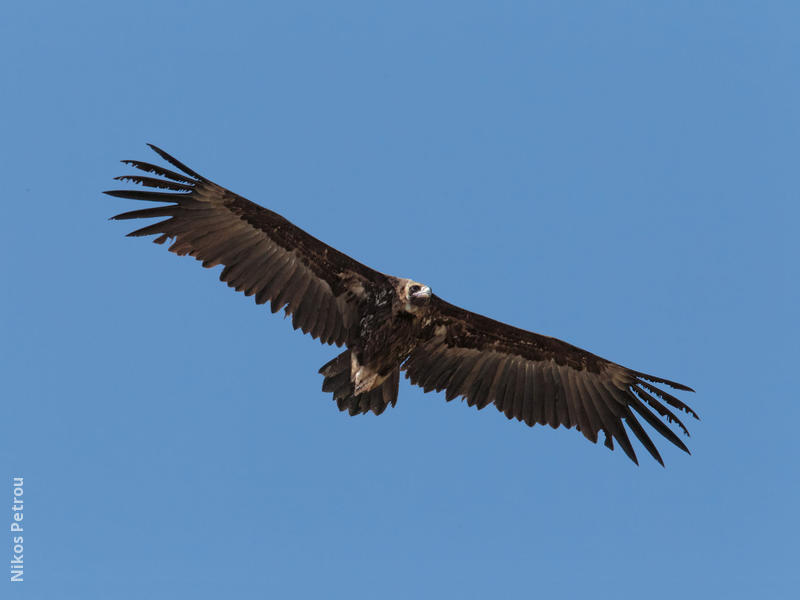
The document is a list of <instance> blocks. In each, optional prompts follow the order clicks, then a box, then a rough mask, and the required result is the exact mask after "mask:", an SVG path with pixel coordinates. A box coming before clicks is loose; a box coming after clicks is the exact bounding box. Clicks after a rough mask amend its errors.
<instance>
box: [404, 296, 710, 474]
mask: <svg viewBox="0 0 800 600" xmlns="http://www.w3.org/2000/svg"><path fill="white" fill-rule="evenodd" d="M431 316H432V319H431V323H430V324H429V325H428V326H427V327H426V329H425V337H426V339H425V341H424V342H423V343H421V344H420V345H419V346H418V347H417V349H416V350H414V352H413V353H412V354H411V356H410V357H409V358H408V360H407V361H406V363H405V365H404V368H405V369H406V376H407V377H408V378H409V379H410V380H411V383H413V384H416V385H419V386H420V387H422V388H423V389H424V390H425V391H426V392H428V391H431V390H436V391H441V390H446V396H445V397H446V399H447V400H448V401H449V400H452V399H453V398H456V397H457V396H463V397H464V398H466V400H467V403H468V404H469V405H470V406H473V405H474V406H477V407H478V409H479V410H480V409H482V408H484V407H485V406H488V405H489V404H494V405H495V407H497V409H498V410H499V411H501V412H503V413H504V414H505V415H506V417H508V418H509V419H511V418H512V417H513V418H516V419H517V420H519V421H524V422H525V423H527V424H528V425H530V426H533V425H535V424H536V423H539V424H541V425H544V424H548V425H550V426H551V427H553V428H556V427H559V426H561V425H563V426H564V427H567V428H570V427H573V426H574V427H575V428H576V429H577V430H578V431H580V432H581V433H583V435H584V436H585V437H586V438H587V439H589V440H591V441H592V442H595V443H596V442H597V437H598V433H600V432H601V431H602V432H603V434H604V435H605V445H606V446H608V447H609V448H611V449H612V450H613V449H614V440H616V441H617V443H618V444H619V445H620V446H621V447H622V449H623V450H624V451H625V453H626V454H627V455H628V457H630V459H631V460H632V461H634V462H635V463H636V464H639V463H638V460H637V459H636V453H635V452H634V450H633V447H632V445H631V442H630V439H629V438H628V435H627V433H626V431H625V427H624V425H627V427H628V428H629V429H630V430H631V431H632V432H633V434H634V435H635V436H636V437H637V438H638V439H639V441H640V442H641V443H642V445H644V447H645V448H647V450H648V451H649V452H650V454H651V455H652V456H653V458H655V459H656V460H657V461H658V462H659V463H661V464H662V465H663V464H664V461H663V460H662V459H661V456H660V455H659V453H658V450H657V449H656V446H655V444H654V443H653V441H652V440H651V439H650V437H649V436H648V435H647V433H646V432H645V430H644V429H643V428H642V425H641V424H640V423H639V421H638V420H637V418H636V414H638V415H639V416H640V417H641V418H642V419H644V420H645V421H646V422H647V423H648V424H650V426H651V427H653V429H655V430H656V431H657V432H658V433H660V434H661V435H663V436H664V437H665V438H667V439H668V440H669V441H670V442H672V443H673V444H675V445H676V446H678V448H680V449H681V450H684V451H686V452H689V450H688V448H687V447H686V445H685V444H684V443H683V442H682V441H681V440H680V438H678V436H677V435H676V434H675V433H674V432H673V431H672V430H671V429H670V428H669V427H668V426H667V425H665V424H664V423H663V422H662V421H661V420H660V419H659V418H658V416H657V415H659V416H661V417H665V418H666V419H667V420H668V421H669V422H670V423H674V424H676V425H677V426H678V427H679V428H680V429H682V430H683V431H684V433H686V435H688V434H689V432H688V431H687V429H686V427H685V426H684V425H683V423H681V421H680V419H678V417H677V416H675V414H674V413H673V412H672V411H671V410H670V409H669V408H667V407H666V406H665V405H664V403H666V404H668V405H669V406H671V407H673V408H677V409H679V410H682V411H685V412H687V413H689V414H691V415H692V416H694V417H695V418H697V414H696V413H695V412H694V411H693V410H692V409H691V408H689V407H688V406H687V405H686V404H684V403H683V402H681V401H680V400H678V399H677V398H675V397H674V396H673V395H671V394H669V393H667V392H665V391H664V390H662V389H660V388H659V387H656V386H655V385H654V384H656V383H657V384H661V385H662V386H663V385H667V386H670V387H672V388H675V389H679V390H685V391H693V390H692V389H691V388H689V387H686V386H685V385H681V384H679V383H675V382H674V381H669V380H667V379H662V378H660V377H654V376H652V375H647V374H645V373H640V372H638V371H633V370H631V369H627V368H625V367H623V366H620V365H618V364H615V363H613V362H610V361H608V360H605V359H603V358H600V357H599V356H596V355H594V354H592V353H590V352H587V351H585V350H581V349H580V348H576V347H575V346H572V345H570V344H567V343H566V342H562V341H561V340H557V339H555V338H551V337H547V336H543V335H538V334H536V333H531V332H529V331H524V330H522V329H517V328H516V327H511V326H510V325H506V324H505V323H500V322H498V321H494V320H492V319H489V318H487V317H484V316H481V315H478V314H475V313H472V312H469V311H467V310H464V309H462V308H459V307H457V306H453V305H452V304H449V303H447V302H445V301H443V300H442V299H440V298H437V297H436V296H433V297H432V298H431ZM634 413H636V414H634ZM655 413H657V415H656V414H655Z"/></svg>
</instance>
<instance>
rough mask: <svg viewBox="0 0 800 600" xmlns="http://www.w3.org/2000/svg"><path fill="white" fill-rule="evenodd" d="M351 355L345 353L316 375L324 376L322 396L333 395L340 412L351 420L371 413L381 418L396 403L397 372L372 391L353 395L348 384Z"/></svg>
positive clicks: (351, 384)
mask: <svg viewBox="0 0 800 600" xmlns="http://www.w3.org/2000/svg"><path fill="white" fill-rule="evenodd" d="M350 364H351V363H350V351H349V350H345V351H344V352H342V353H341V354H340V355H339V356H337V357H336V358H334V359H333V360H331V361H330V362H327V363H325V364H324V365H323V366H322V368H320V370H319V372H320V373H321V374H322V375H324V376H325V379H324V381H323V382H322V391H323V392H333V399H334V400H335V401H336V405H337V406H338V407H339V410H340V411H345V410H346V411H348V412H349V413H350V415H351V416H354V415H361V414H365V413H368V412H369V411H372V412H373V413H375V414H376V415H379V414H381V413H382V412H383V411H384V410H386V407H387V406H389V405H390V404H391V405H392V406H394V405H395V404H396V403H397V390H398V387H399V385H400V370H399V369H395V370H394V371H392V373H391V374H390V375H389V377H387V378H386V380H385V381H384V382H383V383H382V384H381V385H380V386H378V387H376V388H375V389H374V390H370V391H369V392H364V393H362V394H359V395H357V396H356V395H355V394H354V386H353V382H352V381H351V380H350Z"/></svg>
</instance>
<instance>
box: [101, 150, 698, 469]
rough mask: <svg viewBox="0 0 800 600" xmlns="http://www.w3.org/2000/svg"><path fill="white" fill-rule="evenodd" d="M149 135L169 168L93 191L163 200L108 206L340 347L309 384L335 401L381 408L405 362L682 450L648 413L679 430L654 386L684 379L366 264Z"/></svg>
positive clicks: (569, 422)
mask: <svg viewBox="0 0 800 600" xmlns="http://www.w3.org/2000/svg"><path fill="white" fill-rule="evenodd" d="M150 147H151V148H152V149H153V150H154V151H155V152H156V153H157V154H159V155H160V156H161V158H163V159H164V160H165V161H166V162H168V163H170V164H171V165H172V166H173V167H174V168H175V169H178V170H179V171H181V172H180V173H179V172H176V171H173V170H171V169H167V168H164V167H161V166H158V165H154V164H150V163H146V162H140V161H136V160H125V161H122V162H123V163H126V164H128V165H130V166H131V167H134V168H136V169H138V170H139V171H142V172H144V173H149V174H151V175H153V176H147V175H143V174H136V175H123V176H122V177H117V179H118V180H122V181H129V182H132V183H136V184H140V185H142V186H144V187H146V188H153V190H140V189H133V190H114V191H108V192H106V194H109V195H111V196H117V197H120V198H129V199H131V200H146V201H149V202H163V203H167V204H166V205H159V206H156V207H154V208H145V209H142V210H134V211H130V212H125V213H122V214H120V215H117V216H115V217H112V218H113V219H141V218H152V217H156V218H161V217H165V218H164V219H163V220H161V221H158V222H157V223H154V224H151V225H147V226H146V227H143V228H141V229H137V230H136V231H133V232H132V233H129V234H128V235H130V236H136V237H138V236H146V235H156V236H158V237H156V238H155V240H154V241H155V242H156V243H157V244H163V243H164V242H165V241H167V240H171V241H172V245H171V246H170V247H169V250H170V251H171V252H174V253H175V254H179V255H184V254H188V255H190V256H193V257H195V258H196V259H197V260H199V261H202V263H203V266H204V267H213V266H215V265H223V267H224V268H223V269H222V272H221V274H220V280H222V281H225V282H226V283H227V284H228V285H229V286H230V287H232V288H234V289H236V291H239V292H244V294H245V295H246V296H255V301H256V303H257V304H264V303H265V302H267V301H269V302H270V303H271V309H272V312H273V313H274V312H277V311H279V310H281V309H283V310H284V311H285V312H286V314H287V315H291V316H292V325H293V326H294V328H295V329H301V330H302V331H303V332H304V333H309V334H311V336H312V337H314V338H317V339H319V340H320V341H321V342H323V343H325V344H335V345H337V346H344V347H345V350H344V352H342V353H341V354H339V355H338V356H337V357H336V358H334V359H333V360H331V361H330V362H328V363H327V364H325V365H324V366H323V367H322V368H321V369H320V370H319V372H320V373H321V374H322V375H323V376H324V381H323V384H322V390H323V391H325V392H331V393H333V398H334V400H335V401H336V404H337V405H338V407H339V410H342V411H345V410H346V411H348V412H349V413H350V414H351V415H357V414H363V413H366V412H369V411H372V412H373V413H375V414H376V415H379V414H381V413H382V412H383V411H384V410H385V409H386V407H387V406H389V405H392V406H394V404H395V403H396V402H397V390H398V383H399V380H400V372H401V371H404V372H405V375H406V377H407V378H408V379H410V380H411V383H413V384H415V385H418V386H420V387H422V389H423V390H425V391H426V392H429V391H431V390H436V391H437V392H438V391H442V390H444V392H445V398H446V399H447V400H448V401H449V400H452V399H454V398H457V397H461V398H462V399H466V401H467V404H468V405H470V406H476V407H477V408H478V409H479V410H480V409H482V408H484V407H486V406H488V405H490V404H491V405H494V406H495V408H497V410H499V411H501V412H502V413H503V414H505V415H506V417H508V418H509V419H511V418H515V419H517V420H518V421H524V422H525V423H526V424H528V425H529V426H533V425H535V424H537V423H538V424H540V425H545V424H547V425H550V426H551V427H553V428H557V427H559V426H562V425H563V426H564V427H566V428H571V427H575V429H577V430H578V431H580V432H581V433H582V434H583V435H584V437H586V438H587V439H589V440H591V441H592V442H595V443H596V442H597V439H598V434H600V433H601V432H602V434H603V436H604V442H605V445H606V446H607V447H609V448H611V449H613V448H614V441H615V440H616V442H617V444H619V446H621V447H622V449H623V450H624V451H625V454H627V455H628V457H630V459H631V460H632V461H634V462H636V463H637V464H638V461H637V459H636V454H635V452H634V450H633V446H632V445H631V442H630V439H629V438H628V434H627V432H626V429H625V426H627V427H628V429H630V431H631V432H633V434H634V435H635V436H636V437H637V438H638V439H639V441H640V442H641V443H642V445H643V446H644V447H645V448H646V449H647V450H648V451H649V452H650V454H651V455H652V456H653V458H655V459H656V460H657V461H658V462H659V463H661V464H662V465H663V464H664V462H663V460H662V459H661V456H660V454H659V453H658V450H657V449H656V446H655V444H654V443H653V441H652V440H651V439H650V437H649V436H648V434H647V432H645V430H644V429H643V427H642V425H641V423H640V422H639V421H638V419H637V415H638V417H640V418H642V419H644V421H645V422H647V423H648V424H649V425H650V426H651V427H652V428H653V429H654V430H656V431H657V432H658V433H660V434H661V435H663V436H664V437H665V438H666V439H668V440H669V441H670V442H672V443H673V444H675V445H676V446H677V447H678V448H680V449H682V450H684V451H686V452H689V450H688V449H687V447H686V445H685V444H684V443H683V442H682V441H681V439H680V438H679V437H678V436H677V435H676V434H675V432H674V431H673V430H672V429H670V427H668V426H667V425H666V424H665V423H664V422H663V421H662V419H661V418H664V419H666V421H668V422H669V423H672V424H674V425H676V426H677V427H678V428H680V429H681V430H682V431H683V432H684V433H686V434H687V435H688V431H687V429H686V427H685V426H684V425H683V423H681V421H680V419H679V418H678V417H677V416H676V415H675V413H674V412H673V411H672V410H670V408H668V406H669V407H672V408H674V409H678V410H681V411H684V412H686V413H688V414H690V415H692V416H694V417H695V418H697V415H696V414H695V412H694V411H693V410H692V409H691V408H689V407H688V406H687V405H686V404H684V403H683V402H682V401H680V400H679V399H677V398H676V397H675V396H673V395H672V394H670V393H668V392H666V391H665V390H664V389H663V387H664V386H669V387H671V388H674V389H678V390H683V391H692V389H691V388H689V387H687V386H685V385H681V384H680V383H676V382H674V381H670V380H668V379H662V378H661V377H655V376H653V375H647V374H645V373H641V372H639V371H634V370H632V369H628V368H626V367H623V366H621V365H618V364H616V363H613V362H611V361H608V360H606V359H604V358H600V357H599V356H596V355H594V354H592V353H591V352H587V351H586V350H581V349H580V348H576V347H575V346H572V345H571V344H568V343H566V342H562V341H561V340H558V339H555V338H552V337H547V336H544V335H539V334H537V333H531V332H530V331H524V330H522V329H517V328H516V327H512V326H510V325H506V324H505V323H500V322H498V321H494V320H492V319H490V318H488V317H484V316H481V315H478V314H475V313H472V312H470V311H468V310H464V309H463V308H459V307H458V306H454V305H452V304H450V303H448V302H445V301H444V300H442V299H441V298H439V297H438V296H436V295H435V294H433V292H431V288H430V287H429V286H427V285H424V284H422V283H418V282H416V281H412V280H410V279H404V278H399V277H392V276H391V275H384V274H383V273H379V272H377V271H374V270H372V269H370V268H369V267H367V266H364V265H363V264H361V263H360V262H358V261H355V260H353V259H352V258H350V257H349V256H347V255H345V254H342V253H341V252H339V251H337V250H336V249H334V248H331V247H330V246H328V245H326V244H324V243H323V242H321V241H319V240H318V239H316V238H315V237H313V236H311V235H309V234H308V233H306V232H305V231H303V230H302V229H300V228H299V227H296V226H295V225H293V224H292V223H290V222H289V221H287V220H286V219H284V218H283V217H281V216H280V215H278V214H276V213H274V212H272V211H271V210H269V209H266V208H263V207H261V206H259V205H258V204H254V203H253V202H250V201H249V200H246V199H245V198H242V197H241V196H238V195H236V194H234V193H233V192H231V191H229V190H227V189H225V188H223V187H221V186H219V185H217V184H215V183H213V182H211V181H209V180H208V179H206V178H205V177H203V176H201V175H199V174H197V173H195V172H194V171H193V170H191V169H190V168H188V167H187V166H185V165H184V164H182V163H181V162H179V161H178V160H176V159H175V158H173V157H172V156H170V155H169V154H167V153H166V152H164V151H163V150H161V149H159V148H157V147H155V146H153V145H150ZM162 190H163V191H162ZM656 384H658V386H657V385H656ZM659 417H661V418H659Z"/></svg>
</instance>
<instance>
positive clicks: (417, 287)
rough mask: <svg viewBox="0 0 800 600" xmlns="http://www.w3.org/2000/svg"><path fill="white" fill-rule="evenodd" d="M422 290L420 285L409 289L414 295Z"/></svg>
mask: <svg viewBox="0 0 800 600" xmlns="http://www.w3.org/2000/svg"><path fill="white" fill-rule="evenodd" d="M421 289H422V288H421V287H420V286H418V285H412V286H411V287H410V288H408V291H409V292H411V293H412V294H416V293H417V292H418V291H420V290H421Z"/></svg>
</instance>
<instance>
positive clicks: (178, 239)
mask: <svg viewBox="0 0 800 600" xmlns="http://www.w3.org/2000/svg"><path fill="white" fill-rule="evenodd" d="M149 145H150V147H151V148H152V149H153V150H154V151H155V152H156V153H158V154H159V155H160V156H161V158H163V159H164V160H165V161H167V162H169V163H170V164H171V165H172V166H174V167H176V168H177V169H179V170H180V171H182V172H183V174H181V173H176V172H175V171H171V170H169V169H165V168H163V167H160V166H157V165H153V164H150V163H145V162H140V161H135V160H124V161H122V162H123V163H126V164H128V165H130V166H132V167H135V168H137V169H139V170H140V171H144V172H146V173H152V174H155V175H157V176H158V177H148V176H144V175H123V176H121V177H117V178H116V179H118V180H121V181H130V182H132V183H138V184H141V185H143V186H145V187H149V188H157V189H160V190H168V191H145V190H136V189H134V190H113V191H108V192H105V193H106V194H109V195H110V196H116V197H119V198H129V199H131V200H145V201H150V202H167V203H169V205H167V206H158V207H156V208H145V209H142V210H134V211H131V212H126V213H122V214H120V215H117V216H115V217H112V219H118V220H119V219H140V218H152V217H167V218H166V219H165V220H162V221H159V222H157V223H154V224H152V225H148V226H147V227H143V228H141V229H137V230H136V231H133V232H131V233H129V234H128V235H129V236H145V235H158V237H157V238H156V239H155V240H154V241H155V242H156V243H158V244H163V243H164V242H165V241H166V240H168V239H170V240H174V242H173V244H172V245H171V246H170V247H169V250H170V251H171V252H174V253H176V254H178V255H184V254H188V255H190V256H194V257H195V258H196V259H197V260H200V261H203V266H204V267H213V266H215V265H219V264H221V265H224V269H223V270H222V273H221V274H220V280H221V281H225V282H227V283H228V285H229V286H230V287H232V288H235V289H236V291H240V292H244V293H245V295H246V296H252V295H254V296H255V300H256V304H263V303H265V302H266V301H267V300H269V301H270V302H271V307H272V312H277V311H278V310H280V309H282V308H285V310H286V313H287V314H291V315H292V325H293V326H294V328H295V329H297V328H300V329H302V330H303V332H304V333H310V334H311V335H312V336H313V337H315V338H319V339H320V341H322V342H324V343H326V344H336V345H337V346H341V345H342V344H345V343H348V342H349V341H350V335H351V334H350V331H351V328H352V327H353V326H354V325H355V324H357V319H358V317H357V312H356V305H357V303H358V300H359V298H360V297H361V296H362V295H363V294H364V292H365V289H366V288H367V287H368V286H369V285H375V284H384V283H385V279H386V278H385V276H384V275H383V274H381V273H378V272H377V271H373V270H372V269H370V268H368V267H366V266H364V265H362V264H361V263H359V262H357V261H355V260H353V259H352V258H350V257H349V256H347V255H345V254H342V253H341V252H339V251H338V250H336V249H334V248H331V247H330V246H328V245H326V244H324V243H323V242H321V241H320V240H318V239H316V238H315V237H313V236H311V235H309V234H308V233H306V232H305V231H303V230H302V229H300V228H299V227H296V226H295V225H293V224H292V223H290V222H289V221H287V220H286V219H284V218H283V217H281V216H280V215H279V214H277V213H274V212H272V211H271V210H268V209H266V208H263V207H261V206H259V205H258V204H255V203H253V202H250V201H249V200H246V199H245V198H242V197H241V196H238V195H237V194H234V193H233V192H231V191H229V190H226V189H225V188H223V187H220V186H219V185H217V184H215V183H213V182H211V181H209V180H208V179H206V178H205V177H203V176H201V175H198V174H197V173H195V172H194V171H192V170H191V169H189V168H188V167H187V166H185V165H183V164H182V163H180V162H179V161H177V160H176V159H175V158H173V157H171V156H170V155H169V154H167V153H166V152H164V151H163V150H161V149H160V148H157V147H156V146H153V145H152V144H149Z"/></svg>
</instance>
